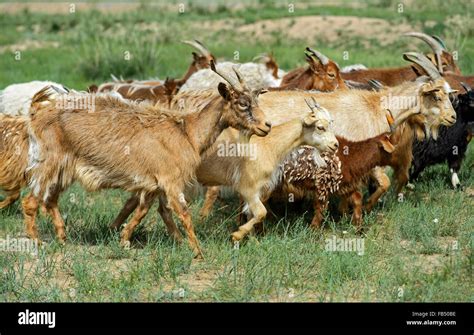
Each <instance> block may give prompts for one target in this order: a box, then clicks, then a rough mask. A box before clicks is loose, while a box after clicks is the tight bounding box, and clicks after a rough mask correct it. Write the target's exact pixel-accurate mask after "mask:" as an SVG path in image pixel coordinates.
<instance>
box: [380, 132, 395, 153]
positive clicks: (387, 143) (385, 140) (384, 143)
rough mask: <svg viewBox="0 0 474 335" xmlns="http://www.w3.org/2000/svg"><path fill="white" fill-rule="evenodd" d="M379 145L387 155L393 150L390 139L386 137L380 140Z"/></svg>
mask: <svg viewBox="0 0 474 335" xmlns="http://www.w3.org/2000/svg"><path fill="white" fill-rule="evenodd" d="M380 145H381V146H382V148H383V149H384V150H385V151H386V152H388V153H389V154H391V153H392V152H393V151H394V150H395V146H394V145H393V144H392V143H391V142H390V138H389V137H388V136H385V137H384V138H382V139H381V140H380Z"/></svg>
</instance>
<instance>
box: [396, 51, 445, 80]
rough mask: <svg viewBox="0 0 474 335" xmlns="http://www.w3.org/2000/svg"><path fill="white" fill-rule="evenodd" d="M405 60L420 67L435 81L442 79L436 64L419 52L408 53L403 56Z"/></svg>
mask: <svg viewBox="0 0 474 335" xmlns="http://www.w3.org/2000/svg"><path fill="white" fill-rule="evenodd" d="M403 59H405V60H407V61H409V62H412V63H414V64H417V65H418V66H420V67H421V68H422V69H423V70H425V72H426V73H427V74H428V76H429V77H430V78H431V79H433V80H436V79H438V78H440V77H441V74H440V73H439V71H438V70H437V69H436V68H435V66H434V64H433V63H432V62H431V61H430V60H429V59H428V58H427V57H426V56H425V55H423V54H421V53H419V52H406V53H404V54H403Z"/></svg>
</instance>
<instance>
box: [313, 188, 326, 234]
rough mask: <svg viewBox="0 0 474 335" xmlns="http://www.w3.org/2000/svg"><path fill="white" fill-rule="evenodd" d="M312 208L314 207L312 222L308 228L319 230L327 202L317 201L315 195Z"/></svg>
mask: <svg viewBox="0 0 474 335" xmlns="http://www.w3.org/2000/svg"><path fill="white" fill-rule="evenodd" d="M313 206H314V216H313V220H312V221H311V225H310V227H311V228H313V229H320V228H321V224H322V222H323V218H324V214H323V213H324V211H325V210H326V208H327V201H321V200H319V199H318V197H317V195H315V197H314V202H313Z"/></svg>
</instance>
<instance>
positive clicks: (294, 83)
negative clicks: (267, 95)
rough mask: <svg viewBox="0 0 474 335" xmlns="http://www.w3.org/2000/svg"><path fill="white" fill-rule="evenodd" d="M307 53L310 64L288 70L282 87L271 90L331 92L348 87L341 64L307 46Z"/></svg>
mask: <svg viewBox="0 0 474 335" xmlns="http://www.w3.org/2000/svg"><path fill="white" fill-rule="evenodd" d="M305 55H306V61H307V62H308V65H309V66H308V67H306V68H305V67H301V68H298V69H295V70H292V71H290V72H288V73H287V74H286V75H285V76H284V77H283V79H282V81H281V84H280V87H276V88H271V89H270V90H271V91H281V90H291V89H301V90H306V91H309V90H317V91H321V92H331V91H334V90H337V89H347V86H346V84H345V83H344V80H343V79H342V77H341V74H340V70H339V66H338V65H337V64H336V63H335V62H333V61H332V60H330V59H329V58H327V57H326V56H325V55H323V54H322V53H320V52H319V51H316V50H313V49H311V48H309V47H307V48H306V51H305Z"/></svg>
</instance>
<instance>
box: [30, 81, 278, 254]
mask: <svg viewBox="0 0 474 335" xmlns="http://www.w3.org/2000/svg"><path fill="white" fill-rule="evenodd" d="M48 92H49V91H48V90H44V91H43V92H41V93H39V94H37V96H36V97H35V99H34V100H33V105H32V110H31V112H30V117H31V122H30V131H31V134H32V137H33V138H34V141H35V142H38V143H39V147H40V151H39V153H38V157H31V155H30V162H31V163H32V178H31V186H32V189H33V196H34V197H35V198H40V199H42V200H43V201H44V203H45V205H46V207H47V208H48V209H51V210H55V211H56V212H57V213H59V212H58V209H57V199H58V197H59V194H60V193H61V192H62V191H63V190H65V189H66V188H67V187H68V186H70V185H71V184H72V182H73V181H74V180H78V181H80V182H81V184H82V185H83V186H84V187H85V188H87V189H88V190H98V189H103V188H121V189H124V190H127V191H129V192H132V193H135V194H137V195H138V196H139V198H140V203H139V206H138V208H137V210H136V212H135V215H134V217H133V218H132V219H131V221H130V223H129V224H128V225H127V226H126V227H125V228H124V230H123V231H122V243H123V244H124V245H127V244H129V239H130V236H131V234H132V232H133V229H134V228H135V226H136V225H137V224H138V223H139V222H140V221H141V219H142V218H143V217H144V216H145V215H146V213H147V212H148V209H149V207H150V205H151V203H152V201H153V199H154V198H155V197H156V196H159V197H160V206H161V207H162V211H163V213H165V216H167V217H171V212H170V209H169V208H167V206H168V205H169V206H170V207H171V208H172V209H173V211H174V212H175V213H176V214H177V215H178V217H179V218H180V220H181V221H182V223H183V225H184V227H185V228H186V231H187V233H188V238H189V242H190V245H191V247H192V248H193V250H194V252H195V253H196V255H197V256H199V255H201V251H200V248H199V245H198V242H197V239H196V237H195V234H194V229H193V226H192V222H191V218H190V215H189V213H188V211H187V206H186V202H185V200H184V196H183V193H182V192H183V190H184V186H185V184H186V183H187V182H189V181H190V180H191V179H192V178H193V176H194V172H195V169H196V168H197V166H198V165H199V163H200V161H201V158H200V155H201V154H202V153H204V152H205V151H206V149H207V148H209V147H210V146H211V145H212V143H213V142H214V141H215V140H216V138H217V137H218V136H219V134H220V133H221V132H222V130H223V129H225V128H227V127H229V126H231V127H235V128H237V129H245V130H247V131H248V132H249V133H250V134H257V135H259V136H264V135H266V134H267V133H268V132H269V130H270V129H269V126H268V125H267V122H266V121H265V120H264V115H263V113H262V112H261V111H260V110H259V109H258V106H257V104H256V97H255V96H252V95H251V94H250V93H246V92H240V91H237V90H236V89H234V88H232V89H231V88H228V87H227V86H226V85H225V84H223V83H221V84H219V92H220V95H221V96H222V97H223V98H224V99H222V97H221V96H219V95H214V96H212V97H211V98H209V99H208V100H207V103H206V104H204V105H203V106H204V107H203V108H202V109H200V110H196V111H194V113H189V114H186V115H183V116H182V117H181V116H177V115H176V114H174V111H163V110H162V109H159V108H157V107H153V106H151V105H149V104H143V103H141V104H139V103H131V102H125V101H123V100H120V99H116V98H112V97H96V99H95V101H94V105H93V108H92V107H91V106H88V108H84V109H64V108H58V104H57V101H58V100H59V97H57V98H54V99H53V98H52V97H51V96H50V94H49V93H48ZM88 96H89V95H87V94H83V95H77V96H75V98H76V99H81V98H84V97H88ZM31 146H32V144H30V147H31ZM27 207H28V208H25V218H26V221H27V226H31V225H32V224H34V219H35V217H34V214H32V213H33V212H34V209H35V208H29V207H30V206H27ZM33 207H34V206H33ZM56 216H57V215H56ZM53 220H54V219H53ZM55 224H56V227H57V231H59V232H60V233H59V234H58V237H59V238H60V240H61V239H62V240H63V239H64V223H63V222H62V220H60V221H58V220H57V217H56V222H55ZM58 227H59V228H58ZM178 232H179V231H177V229H176V231H174V232H173V233H174V234H177V233H178Z"/></svg>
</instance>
